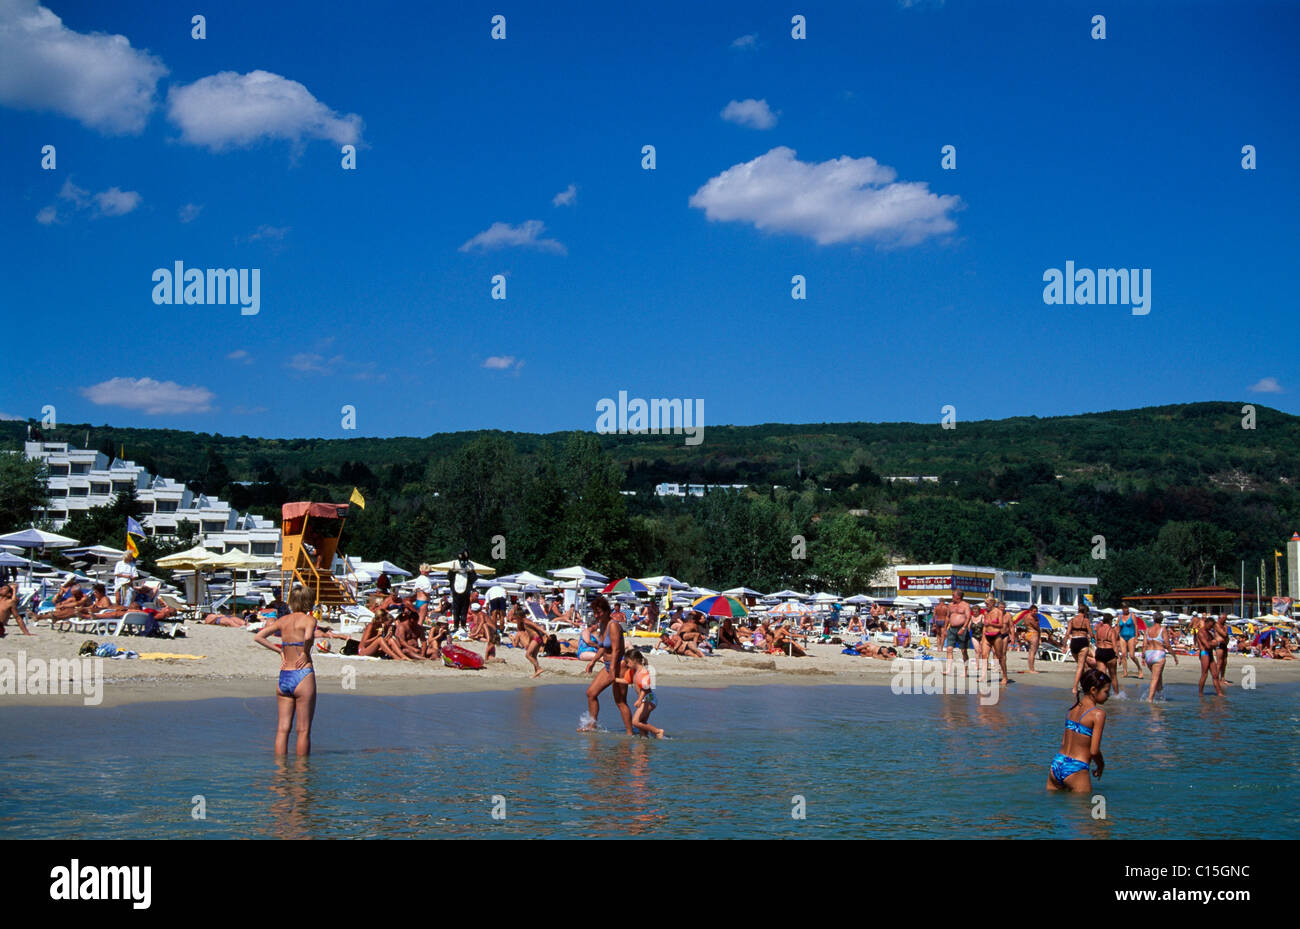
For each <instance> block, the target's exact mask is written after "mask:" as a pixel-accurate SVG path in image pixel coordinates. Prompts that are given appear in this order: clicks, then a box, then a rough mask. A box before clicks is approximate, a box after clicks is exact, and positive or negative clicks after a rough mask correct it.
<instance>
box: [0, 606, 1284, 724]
mask: <svg viewBox="0 0 1300 929" xmlns="http://www.w3.org/2000/svg"><path fill="white" fill-rule="evenodd" d="M88 638H89V639H93V640H95V641H97V642H104V641H112V642H115V643H117V644H118V646H119V647H121V648H124V649H131V650H134V651H136V652H139V653H141V654H148V653H151V652H163V653H176V654H189V655H202V656H204V657H202V658H200V659H197V660H191V659H179V658H178V659H161V660H144V659H123V660H109V659H106V660H104V661H103V675H104V694H103V702H102V704H100V705H102V706H118V705H122V704H127V703H141V702H153V701H162V700H203V699H208V698H212V697H251V696H266V695H270V694H271V693H272V692H273V690H274V686H275V676H276V672H277V671H278V668H279V664H278V661H277V659H276V656H275V655H273V654H271V653H270V652H268V651H267V650H266V649H263V648H261V647H259V646H258V645H256V644H254V642H253V635H252V633H250V632H248V631H247V630H245V629H237V628H229V627H224V626H203V625H190V626H189V627H188V628H187V635H186V637H184V638H177V639H174V640H173V639H158V638H142V637H137V636H122V637H116V638H114V637H104V636H89V635H87V634H85V633H63V632H53V631H51V630H50V629H48V628H42V629H41V630H40V631H39V632H38V633H37V634H36V635H35V636H32V637H25V636H21V635H18V634H16V632H15V631H14V630H12V629H11V633H10V635H9V636H8V637H6V638H5V639H3V640H0V660H3V659H10V660H14V661H16V660H17V658H18V653H19V652H20V651H22V652H25V653H26V660H27V661H29V662H30V661H32V660H33V659H42V660H49V659H69V658H75V657H76V656H77V649H78V648H79V646H80V645H81V643H82V642H84V641H86V640H87V639H88ZM633 641H635V640H633ZM332 644H333V645H334V646H335V647H337V646H338V645H339V644H341V640H333V642H332ZM470 647H471V648H472V649H474V650H475V651H476V652H478V653H479V654H482V651H483V645H482V643H478V642H475V643H471V644H470ZM840 649H841V646H839V645H812V646H810V648H809V655H808V657H806V658H788V657H784V656H770V655H760V654H751V653H741V652H721V653H719V654H717V655H715V656H713V657H709V658H687V657H681V656H677V655H650V656H648V658H649V661H650V663H651V665H653V666H654V668H655V671H656V674H657V677H658V686H659V687H660V688H661V689H662V688H672V687H706V688H714V687H730V686H756V685H762V684H769V683H780V684H808V685H816V684H865V685H877V686H881V685H888V684H889V683H890V681H891V679H892V678H893V675H894V669H893V666H892V663H891V662H888V661H880V660H877V659H873V658H862V657H854V656H851V655H844V654H841V652H840ZM498 651H499V654H500V655H501V657H503V658H504V659H505V662H504V663H503V664H496V663H493V664H489V665H488V666H487V667H486V668H485V669H483V670H482V671H458V670H455V669H452V668H447V667H445V666H443V664H442V663H441V662H430V661H424V662H396V661H376V660H364V659H361V660H358V659H353V658H341V657H335V656H333V655H324V654H320V653H317V654H316V656H315V661H314V664H315V669H316V678H317V681H318V686H319V688H320V692H321V693H322V694H341V693H353V694H361V695H373V696H392V695H406V694H436V693H468V692H474V691H487V690H494V691H499V690H514V689H517V688H524V687H538V686H543V687H549V686H554V685H561V686H568V687H572V688H574V690H575V694H574V699H575V700H579V699H580V694H579V688H581V687H582V686H583V685H584V684H585V683H586V682H587V681H589V680H590V677H589V676H588V675H587V674H585V673H584V669H585V667H586V662H585V661H581V660H574V659H561V658H541V659H540V661H541V664H542V668H543V669H544V671H545V673H543V674H542V676H541V677H539V678H536V679H534V678H533V677H532V669H531V667H529V665H528V662H527V659H526V658H525V657H524V655H523V653H522V652H521V651H520V650H518V649H512V648H501V649H499V650H498ZM1179 659H1180V663H1179V664H1178V665H1176V666H1175V665H1174V664H1173V663H1172V662H1170V663H1169V664H1168V665H1167V666H1166V669H1165V681H1166V682H1167V683H1170V684H1195V683H1196V680H1197V678H1198V677H1199V674H1200V665H1199V663H1198V662H1197V661H1196V659H1195V658H1193V657H1189V656H1179ZM908 664H912V663H911V662H908ZM917 664H920V665H922V666H924V668H925V673H926V674H927V675H928V674H930V673H931V672H930V670H929V666H930V665H931V664H932V663H931V662H918V663H917ZM972 665H973V661H972ZM1246 665H1249V666H1250V667H1252V668H1253V669H1254V674H1255V680H1256V684H1257V686H1266V685H1268V684H1270V683H1284V682H1294V681H1300V661H1275V660H1271V659H1249V658H1241V657H1238V656H1236V655H1233V656H1231V657H1230V658H1229V659H1228V678H1229V680H1232V681H1233V682H1234V683H1235V682H1238V681H1239V680H1240V679H1241V669H1242V668H1243V666H1246ZM1008 667H1009V669H1010V671H1011V676H1012V686H1013V687H1020V686H1028V687H1032V688H1036V689H1040V690H1042V691H1044V699H1056V698H1058V697H1059V696H1060V695H1062V694H1064V693H1065V692H1066V691H1068V690H1069V688H1070V685H1071V683H1072V681H1073V676H1074V665H1073V664H1071V663H1064V664H1061V663H1056V664H1053V663H1049V662H1045V661H1040V662H1038V663H1037V668H1038V669H1039V670H1040V671H1041V672H1043V673H1040V674H1027V673H1020V672H1024V671H1025V669H1026V668H1027V667H1028V665H1027V660H1026V656H1025V654H1024V653H1023V652H1013V653H1012V654H1011V655H1010V656H1009V659H1008ZM345 671H350V672H352V673H351V674H349V675H348V677H349V678H350V681H349V682H345V679H344V678H345ZM1131 671H1132V666H1131V665H1130V672H1131ZM1121 681H1122V682H1123V683H1124V684H1125V685H1126V686H1129V687H1135V686H1137V685H1138V684H1139V683H1140V684H1141V685H1143V686H1144V687H1145V686H1146V685H1147V684H1148V683H1149V678H1148V679H1146V680H1143V681H1141V682H1139V681H1138V680H1137V678H1136V677H1132V676H1130V677H1128V678H1122V679H1121ZM345 683H350V684H351V685H352V686H350V687H347V688H345V686H344V685H345ZM1206 690H1207V692H1209V693H1212V689H1211V688H1210V685H1209V682H1208V680H1207V682H1206ZM1231 693H1232V690H1231V689H1230V690H1229V694H1231ZM82 702H83V701H82V698H81V697H80V696H78V695H75V694H68V695H39V694H4V695H0V707H5V706H21V705H42V706H49V705H58V704H68V705H71V704H80V703H82Z"/></svg>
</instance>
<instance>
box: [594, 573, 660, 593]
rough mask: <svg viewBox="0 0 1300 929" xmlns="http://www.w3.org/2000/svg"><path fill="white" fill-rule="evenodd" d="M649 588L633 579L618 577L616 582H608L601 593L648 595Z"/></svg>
mask: <svg viewBox="0 0 1300 929" xmlns="http://www.w3.org/2000/svg"><path fill="white" fill-rule="evenodd" d="M649 591H650V588H649V587H647V586H646V585H645V584H642V583H641V582H640V581H638V580H637V579H636V578H634V577H620V578H619V579H618V580H616V581H610V582H609V583H608V584H606V585H605V589H604V590H602V591H601V593H603V594H644V593H649Z"/></svg>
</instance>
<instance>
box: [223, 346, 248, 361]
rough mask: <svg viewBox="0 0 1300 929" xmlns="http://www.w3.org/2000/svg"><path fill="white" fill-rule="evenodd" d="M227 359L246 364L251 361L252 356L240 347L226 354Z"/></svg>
mask: <svg viewBox="0 0 1300 929" xmlns="http://www.w3.org/2000/svg"><path fill="white" fill-rule="evenodd" d="M226 360H227V361H238V362H242V363H243V364H246V365H251V364H252V363H253V356H252V355H250V354H249V353H248V352H247V351H245V350H244V349H242V348H237V349H235V350H234V351H233V352H231V353H230V354H228V355H227V356H226Z"/></svg>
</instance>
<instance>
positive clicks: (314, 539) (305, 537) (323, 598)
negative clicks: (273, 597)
mask: <svg viewBox="0 0 1300 929" xmlns="http://www.w3.org/2000/svg"><path fill="white" fill-rule="evenodd" d="M280 512H281V524H280V539H281V545H280V551H281V555H280V584H281V595H282V596H285V597H286V598H287V596H288V593H289V591H290V590H291V589H292V588H293V585H294V584H301V585H302V586H303V587H305V588H307V589H308V590H309V591H311V592H312V596H313V597H314V598H315V604H316V605H317V606H322V607H325V608H327V609H328V608H330V607H339V606H343V605H351V604H354V603H356V598H355V597H354V596H353V595H352V591H351V590H350V589H348V587H347V585H346V584H344V583H343V582H342V581H341V580H339V578H337V577H335V576H334V571H333V564H334V553H335V552H337V551H338V547H339V535H340V534H341V533H342V532H343V523H344V521H345V520H346V519H347V518H348V505H347V504H346V503H286V504H285V505H284V507H283V508H282V509H281V511H280Z"/></svg>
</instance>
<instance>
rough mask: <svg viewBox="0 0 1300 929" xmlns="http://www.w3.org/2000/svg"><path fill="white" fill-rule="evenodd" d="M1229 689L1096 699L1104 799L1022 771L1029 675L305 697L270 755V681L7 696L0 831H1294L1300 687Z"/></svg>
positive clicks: (1037, 737)
mask: <svg viewBox="0 0 1300 929" xmlns="http://www.w3.org/2000/svg"><path fill="white" fill-rule="evenodd" d="M1232 690H1233V692H1232V693H1231V695H1230V696H1229V697H1228V698H1227V699H1226V700H1221V699H1212V698H1208V697H1207V698H1204V699H1198V698H1197V696H1196V693H1195V690H1194V689H1193V688H1191V687H1189V686H1184V687H1178V686H1172V687H1170V688H1169V698H1168V701H1167V702H1165V703H1164V704H1158V705H1155V706H1152V705H1149V704H1146V703H1142V702H1139V701H1136V700H1135V701H1115V700H1112V701H1111V702H1110V703H1109V704H1108V705H1107V709H1108V712H1109V719H1108V722H1107V727H1106V732H1105V743H1104V746H1103V748H1104V753H1105V757H1106V761H1107V765H1108V767H1107V769H1106V774H1105V776H1104V777H1103V778H1101V779H1100V780H1095V781H1094V791H1093V798H1096V797H1101V798H1104V803H1105V818H1104V819H1098V818H1094V816H1093V815H1092V814H1093V810H1095V809H1097V800H1096V799H1092V798H1089V797H1082V796H1064V795H1059V794H1048V793H1047V792H1046V791H1045V790H1044V785H1045V782H1046V777H1047V764H1048V762H1049V761H1050V760H1051V757H1052V755H1053V754H1054V753H1055V752H1056V750H1057V748H1058V747H1059V744H1060V737H1061V726H1062V721H1063V720H1064V718H1065V711H1066V709H1067V708H1068V706H1069V703H1070V702H1071V698H1070V697H1069V695H1068V694H1065V693H1064V692H1061V693H1059V694H1058V693H1057V692H1055V691H1045V690H1043V689H1041V688H1030V687H1013V688H1012V689H1011V692H1010V693H1008V694H1005V695H1004V696H1003V698H1002V700H1001V701H1000V702H999V703H998V704H997V705H995V706H981V705H980V704H979V701H978V698H977V697H975V696H956V695H948V696H943V695H914V696H902V695H895V694H893V693H891V691H890V690H889V688H887V687H869V686H864V687H853V686H825V687H815V686H807V687H805V686H759V687H731V688H720V689H715V690H707V689H688V688H665V689H661V690H660V691H659V693H660V698H661V700H662V701H663V703H662V705H661V706H660V708H659V709H658V710H657V711H656V712H655V715H654V717H653V719H652V721H653V722H654V723H656V724H657V725H660V726H663V727H665V728H666V729H667V730H668V734H669V736H670V738H668V739H666V740H664V741H652V740H646V739H639V738H638V739H632V738H629V737H628V736H626V735H623V734H622V733H621V731H620V732H617V733H616V732H597V733H578V732H576V731H575V730H576V728H577V725H578V722H579V717H580V716H581V714H582V712H583V711H584V710H585V706H586V705H585V700H584V698H583V692H582V689H581V688H580V687H562V686H547V687H538V688H532V689H527V690H520V691H513V692H491V693H474V694H457V695H436V696H417V697H364V696H354V695H346V696H344V695H334V694H326V695H323V696H322V697H321V699H320V702H319V705H318V708H317V716H316V729H315V732H314V734H313V735H314V739H313V755H312V756H311V757H310V758H309V759H304V760H302V761H299V760H297V759H290V760H289V761H288V762H285V763H277V762H276V761H275V759H274V758H273V756H272V753H271V751H270V746H271V737H272V734H273V728H274V716H275V707H274V702H273V698H272V697H266V698H257V699H247V700H241V699H217V700H203V701H194V702H184V703H178V702H171V703H149V704H134V705H129V706H123V707H116V708H107V709H106V708H89V709H87V708H65V707H48V708H46V707H21V708H17V707H11V708H4V709H0V740H3V744H4V745H5V748H6V755H7V757H6V759H5V760H4V762H3V768H2V769H0V770H2V772H3V775H4V776H3V777H0V837H4V838H50V837H82V836H85V837H97V838H100V837H102V838H117V837H131V838H187V839H188V838H201V837H210V838H237V837H268V838H270V837H277V838H305V837H312V836H315V837H338V838H342V837H372V836H373V837H410V838H421V837H441V836H512V837H526V836H567V837H581V836H615V837H617V836H625V837H632V836H657V837H701V838H704V837H708V838H724V837H751V836H753V837H782V838H783V837H791V838H795V837H818V838H834V837H879V838H902V837H913V838H925V837H932V838H937V837H977V836H989V837H991V836H999V837H1008V838H1010V837H1026V838H1029V837H1033V838H1054V837H1070V836H1088V837H1111V838H1193V839H1195V838H1211V839H1218V838H1230V837H1231V838H1283V837H1286V838H1290V837H1293V836H1294V835H1295V834H1296V833H1297V826H1300V812H1298V811H1297V805H1298V801H1297V799H1296V798H1297V797H1298V796H1300V791H1298V790H1297V788H1300V774H1298V773H1297V768H1298V767H1300V765H1298V764H1297V762H1298V761H1300V759H1298V758H1297V754H1300V749H1297V744H1296V734H1297V729H1298V728H1300V703H1298V698H1300V685H1295V684H1287V685H1270V686H1268V687H1265V688H1261V689H1260V690H1256V691H1253V692H1242V691H1240V690H1239V689H1238V688H1233V689H1232ZM601 723H602V724H603V725H605V726H610V725H615V726H617V724H618V716H617V713H616V712H615V711H614V707H613V704H612V703H611V702H610V699H609V695H608V694H606V695H605V696H604V698H603V700H602V708H601ZM620 728H621V727H620ZM1206 778H1208V779H1209V780H1206ZM1207 790H1209V791H1213V794H1214V797H1215V804H1214V807H1213V808H1214V809H1215V810H1217V811H1218V812H1217V813H1215V815H1213V816H1207V815H1206V810H1207V806H1206V804H1205V802H1204V799H1203V798H1204V796H1205V792H1206V791H1207ZM197 796H201V797H202V798H203V801H204V802H205V804H206V818H203V819H196V818H194V816H193V815H192V811H193V810H194V809H195V808H196V804H197V802H198V801H196V800H195V799H194V798H195V797H197ZM1197 797H1199V798H1201V799H1195V798H1197ZM800 798H802V802H801V801H800ZM494 812H495V813H496V814H497V815H498V817H499V818H494V817H493V813H494ZM800 812H802V813H803V818H796V815H797V814H799V813H800ZM792 814H794V815H792ZM502 817H503V818H502Z"/></svg>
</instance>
